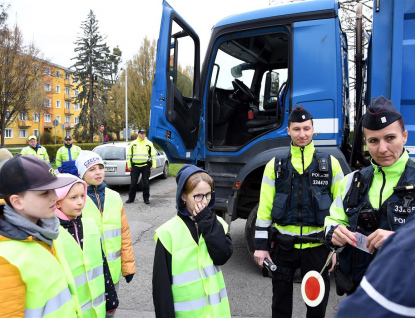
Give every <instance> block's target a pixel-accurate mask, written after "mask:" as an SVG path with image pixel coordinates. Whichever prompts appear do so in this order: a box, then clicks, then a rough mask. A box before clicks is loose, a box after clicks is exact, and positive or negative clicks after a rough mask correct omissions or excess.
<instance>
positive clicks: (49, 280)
mask: <svg viewBox="0 0 415 318" xmlns="http://www.w3.org/2000/svg"><path fill="white" fill-rule="evenodd" d="M0 256H1V257H3V258H5V259H6V260H7V261H8V262H9V263H10V264H12V265H14V266H15V267H17V268H18V269H19V271H20V275H21V278H22V280H23V282H24V283H25V284H26V294H25V302H26V303H25V314H24V316H25V317H31V318H37V317H39V318H40V317H56V318H63V317H64V318H66V317H68V318H69V317H70V318H72V317H77V311H76V307H75V301H74V299H73V298H72V294H71V289H72V291H74V286H71V287H69V286H68V282H67V278H68V277H65V270H64V267H63V264H64V262H65V261H64V260H61V263H60V262H59V261H58V260H57V259H56V257H54V256H53V255H52V254H51V253H50V252H48V251H47V250H46V249H45V248H44V247H43V246H42V245H40V244H39V243H37V242H34V241H17V240H9V241H0ZM62 261H63V262H62ZM69 278H70V277H69ZM79 314H80V313H79ZM80 317H82V316H80Z"/></svg>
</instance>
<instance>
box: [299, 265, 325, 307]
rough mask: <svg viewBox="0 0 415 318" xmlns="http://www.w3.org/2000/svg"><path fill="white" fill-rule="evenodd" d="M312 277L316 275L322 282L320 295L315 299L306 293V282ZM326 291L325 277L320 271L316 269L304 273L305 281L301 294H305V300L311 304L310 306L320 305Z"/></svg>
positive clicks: (320, 282)
mask: <svg viewBox="0 0 415 318" xmlns="http://www.w3.org/2000/svg"><path fill="white" fill-rule="evenodd" d="M310 277H315V278H317V281H318V282H319V284H320V290H321V291H322V292H321V293H320V294H319V295H318V297H317V298H316V299H315V300H310V299H308V298H307V297H306V294H305V282H306V281H307V279H309V278H310ZM325 292H326V286H325V284H324V279H323V277H322V276H321V275H320V273H319V272H316V271H309V272H308V273H307V274H305V275H304V278H303V281H302V282H301V295H302V296H303V300H304V302H305V303H306V304H307V305H309V306H310V307H316V306H318V305H320V303H321V302H322V300H323V298H324V294H325Z"/></svg>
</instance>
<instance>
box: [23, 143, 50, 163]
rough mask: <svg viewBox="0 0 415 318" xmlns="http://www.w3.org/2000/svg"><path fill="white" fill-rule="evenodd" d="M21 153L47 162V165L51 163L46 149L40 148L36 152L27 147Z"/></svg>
mask: <svg viewBox="0 0 415 318" xmlns="http://www.w3.org/2000/svg"><path fill="white" fill-rule="evenodd" d="M20 153H21V154H22V155H29V156H36V157H38V158H40V159H42V160H45V161H46V162H47V163H50V162H49V155H48V152H47V151H46V148H45V147H42V146H40V148H38V150H37V151H35V150H34V149H33V148H32V147H30V146H27V147H24V148H23V149H22V151H20Z"/></svg>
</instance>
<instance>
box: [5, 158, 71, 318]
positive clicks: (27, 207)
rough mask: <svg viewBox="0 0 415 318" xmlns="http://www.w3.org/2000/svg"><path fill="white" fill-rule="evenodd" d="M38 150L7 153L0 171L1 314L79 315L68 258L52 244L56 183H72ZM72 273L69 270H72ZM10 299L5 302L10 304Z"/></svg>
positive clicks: (55, 227)
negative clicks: (8, 156) (59, 175)
mask: <svg viewBox="0 0 415 318" xmlns="http://www.w3.org/2000/svg"><path fill="white" fill-rule="evenodd" d="M71 182H72V180H71V179H67V178H59V179H58V178H57V177H56V176H55V174H54V171H53V169H51V168H50V166H49V165H48V164H47V163H46V162H45V161H43V160H42V159H39V158H37V157H35V156H20V155H19V156H17V157H15V158H11V159H9V160H8V161H7V162H6V163H5V164H4V166H3V167H2V169H1V172H0V193H2V194H3V197H4V200H5V201H6V206H5V207H4V210H3V212H2V215H1V216H0V268H1V270H0V299H1V302H2V304H4V306H2V313H1V315H2V317H23V316H25V317H43V316H48V317H76V316H77V312H76V309H75V302H74V300H73V299H72V296H71V291H70V290H74V286H68V283H67V277H66V275H68V272H67V271H65V269H64V264H65V260H63V259H58V258H57V256H56V255H55V249H54V246H53V242H54V240H55V239H56V238H57V237H58V234H59V230H58V228H59V220H58V218H57V217H56V216H55V209H56V199H57V196H56V193H55V191H54V189H56V188H60V187H63V186H66V185H68V184H69V183H71ZM69 276H71V274H70V273H69ZM6 304H7V305H6Z"/></svg>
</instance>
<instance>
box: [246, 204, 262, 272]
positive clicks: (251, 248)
mask: <svg viewBox="0 0 415 318" xmlns="http://www.w3.org/2000/svg"><path fill="white" fill-rule="evenodd" d="M258 206H259V204H256V205H255V206H254V207H253V208H252V210H251V213H249V216H248V219H247V220H246V224H245V241H246V247H247V249H248V253H249V256H251V258H252V260H253V261H254V263H255V265H257V266H258V268H259V269H261V270H262V268H261V267H260V266H259V265H258V264H257V262H255V259H254V253H255V222H256V215H257V212H258Z"/></svg>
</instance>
